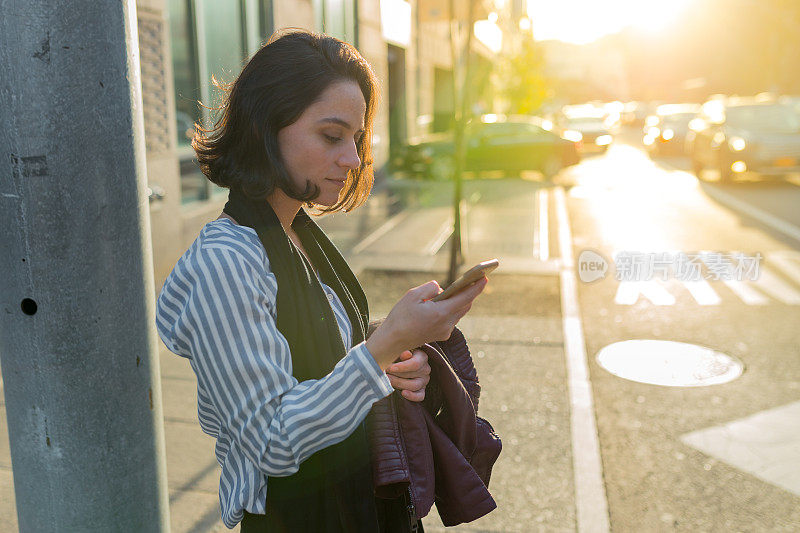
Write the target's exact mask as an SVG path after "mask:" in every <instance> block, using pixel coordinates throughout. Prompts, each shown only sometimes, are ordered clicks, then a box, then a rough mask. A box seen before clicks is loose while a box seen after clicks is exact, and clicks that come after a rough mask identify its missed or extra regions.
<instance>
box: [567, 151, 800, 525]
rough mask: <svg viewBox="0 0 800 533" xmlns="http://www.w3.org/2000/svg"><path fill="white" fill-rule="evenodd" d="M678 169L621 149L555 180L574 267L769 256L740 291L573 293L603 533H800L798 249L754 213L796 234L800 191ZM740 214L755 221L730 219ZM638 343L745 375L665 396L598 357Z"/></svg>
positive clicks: (601, 285)
mask: <svg viewBox="0 0 800 533" xmlns="http://www.w3.org/2000/svg"><path fill="white" fill-rule="evenodd" d="M687 167H688V162H687V161H685V160H682V159H680V158H671V159H663V160H658V159H657V160H655V161H654V160H651V159H650V158H648V156H647V155H646V154H645V153H644V152H642V151H641V150H640V149H639V147H638V146H636V145H635V144H633V143H631V144H620V143H618V144H616V145H615V146H613V147H612V148H611V150H609V152H608V153H607V154H606V155H604V156H601V157H596V158H592V159H590V160H586V161H584V162H583V163H582V164H581V165H579V166H577V167H575V168H573V169H570V170H569V171H568V172H565V173H563V174H562V175H561V176H560V177H559V180H560V182H561V183H562V184H564V185H566V186H567V187H569V189H568V192H567V199H568V207H569V213H570V220H571V224H572V231H573V237H574V239H573V249H574V254H575V256H576V257H578V256H579V254H580V253H581V252H582V251H583V250H586V249H591V250H594V251H596V252H599V253H600V255H602V256H604V257H605V258H607V259H608V260H609V262H610V263H611V258H612V256H614V254H616V253H618V252H621V251H627V252H642V253H644V252H653V253H658V252H670V253H676V252H685V253H687V254H690V253H692V252H696V251H701V250H703V251H712V252H721V253H723V254H724V253H731V252H737V251H738V252H745V253H748V254H754V253H760V254H761V255H762V256H763V259H762V261H761V262H760V272H759V276H758V278H757V279H756V280H755V281H746V282H744V283H741V284H737V283H736V282H735V281H733V282H731V283H726V281H725V280H707V281H706V280H701V281H698V282H696V283H694V284H692V283H687V282H684V281H681V280H679V279H676V277H675V276H674V272H673V275H672V276H668V277H667V279H666V280H661V279H651V280H650V281H647V282H645V283H643V284H639V285H638V286H637V285H635V284H632V283H627V282H624V281H618V280H617V279H615V277H614V268H613V266H611V269H610V271H609V272H608V274H607V275H606V277H605V278H604V279H601V280H598V281H594V282H591V283H580V284H579V300H580V309H581V315H582V319H583V325H584V331H585V338H586V347H587V354H588V357H589V362H590V371H591V381H592V390H593V392H594V400H595V408H596V416H597V423H598V430H599V440H600V448H601V452H602V459H603V471H604V479H605V486H606V494H607V498H608V504H609V512H610V519H611V525H612V529H613V530H614V531H798V530H800V466H798V465H800V409H798V406H800V357H799V356H800V330H798V327H797V325H798V323H800V298H798V296H800V292H798V291H800V275H798V274H800V252H798V245H800V243H798V241H797V240H795V239H793V238H790V237H787V236H786V235H785V234H784V233H782V232H780V231H776V230H774V229H773V228H772V227H771V225H770V224H768V223H765V221H764V218H763V213H767V214H769V215H772V216H773V217H776V218H778V219H779V220H781V221H784V222H788V223H789V224H792V225H798V224H799V223H800V209H798V207H800V187H798V186H797V185H796V184H795V183H794V182H793V181H788V182H761V181H757V180H753V181H743V182H741V183H735V184H731V185H726V186H721V185H718V184H716V183H714V182H713V179H714V177H713V176H703V177H704V178H705V179H706V180H708V181H701V180H698V179H697V178H696V177H695V176H693V175H691V174H690V173H688V172H685V171H683V170H681V169H685V168H687ZM720 191H721V192H722V193H723V194H719V192H720ZM730 198H734V199H735V200H736V201H738V202H730ZM742 204H746V205H747V206H751V207H755V208H756V210H755V211H753V212H755V213H760V214H761V216H760V217H759V218H753V217H751V216H748V215H745V214H743V213H742V212H741V210H740V209H734V208H732V207H730V206H732V205H735V206H737V207H739V208H741V207H742ZM751 211H752V210H751ZM768 220H769V219H768ZM703 272H704V274H707V273H708V272H709V271H708V267H707V266H704V267H703ZM631 339H658V340H668V341H679V342H683V343H692V344H697V345H701V346H703V347H708V348H711V349H713V350H718V351H720V352H723V353H725V354H731V355H733V356H735V357H736V358H738V359H739V360H740V361H741V362H742V363H743V364H744V368H745V370H744V373H743V374H742V375H741V377H739V378H738V379H735V380H733V381H731V382H729V383H725V384H716V385H710V386H697V387H668V386H660V385H651V384H645V383H638V382H635V381H630V380H628V379H623V378H620V377H618V376H616V375H613V374H611V373H610V372H609V371H607V370H605V369H604V368H602V367H601V366H599V365H598V363H597V360H596V359H595V357H594V356H595V355H596V354H597V353H598V352H599V351H600V350H601V349H602V348H603V347H605V346H608V345H610V344H612V343H615V342H620V341H625V340H631ZM647 355H648V354H647V353H646V352H641V353H640V354H639V356H640V357H642V358H644V357H647ZM658 363H659V362H658V361H653V362H652V363H648V364H651V365H655V364H658Z"/></svg>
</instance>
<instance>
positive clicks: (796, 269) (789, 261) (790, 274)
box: [764, 250, 800, 283]
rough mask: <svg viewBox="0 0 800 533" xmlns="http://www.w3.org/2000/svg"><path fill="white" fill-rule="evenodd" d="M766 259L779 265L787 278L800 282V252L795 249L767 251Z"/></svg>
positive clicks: (779, 268)
mask: <svg viewBox="0 0 800 533" xmlns="http://www.w3.org/2000/svg"><path fill="white" fill-rule="evenodd" d="M764 259H766V260H767V261H769V263H770V264H772V265H775V266H776V267H778V270H781V271H783V273H784V274H786V277H787V278H790V279H792V280H794V281H796V282H797V283H800V252H795V251H793V250H781V251H778V252H767V253H766V254H765V257H764Z"/></svg>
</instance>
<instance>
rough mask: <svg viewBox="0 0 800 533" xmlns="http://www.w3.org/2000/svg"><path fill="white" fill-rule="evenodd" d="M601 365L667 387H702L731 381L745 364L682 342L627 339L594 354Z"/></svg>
mask: <svg viewBox="0 0 800 533" xmlns="http://www.w3.org/2000/svg"><path fill="white" fill-rule="evenodd" d="M597 362H598V364H599V365H600V366H602V367H603V368H605V369H606V370H608V371H609V372H611V373H612V374H614V375H615V376H619V377H621V378H625V379H629V380H631V381H638V382H640V383H651V384H653V385H664V386H667V387H702V386H705V385H717V384H719V383H727V382H728V381H733V380H734V379H736V378H738V377H739V376H741V375H742V372H743V371H744V365H743V364H742V362H741V361H739V360H738V359H736V358H735V357H733V356H730V355H726V354H724V353H722V352H717V351H715V350H712V349H710V348H704V347H703V346H698V345H696V344H687V343H685V342H674V341H658V340H630V341H622V342H615V343H614V344H609V345H608V346H606V347H605V348H603V349H602V350H600V351H599V352H598V353H597Z"/></svg>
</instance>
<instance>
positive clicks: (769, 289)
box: [750, 267, 800, 305]
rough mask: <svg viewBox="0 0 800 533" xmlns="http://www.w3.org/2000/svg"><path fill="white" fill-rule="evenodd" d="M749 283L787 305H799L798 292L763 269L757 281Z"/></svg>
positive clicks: (799, 296) (799, 295) (799, 293)
mask: <svg viewBox="0 0 800 533" xmlns="http://www.w3.org/2000/svg"><path fill="white" fill-rule="evenodd" d="M750 283H752V284H754V285H755V286H756V287H758V288H759V289H761V290H762V291H764V292H766V293H767V294H769V295H770V296H772V297H773V298H775V299H776V300H778V301H781V302H783V303H785V304H787V305H800V292H798V290H797V289H795V288H794V287H792V286H791V285H789V284H788V283H786V282H785V281H783V280H782V279H781V278H780V277H778V276H777V275H776V274H773V273H772V272H771V271H769V270H767V269H766V268H765V267H761V269H760V270H759V272H758V279H756V280H755V281H751V282H750Z"/></svg>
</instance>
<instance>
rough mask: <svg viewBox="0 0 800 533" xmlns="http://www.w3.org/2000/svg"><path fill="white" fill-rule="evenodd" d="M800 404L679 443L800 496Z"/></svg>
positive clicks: (703, 431) (697, 433)
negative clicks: (798, 429)
mask: <svg viewBox="0 0 800 533" xmlns="http://www.w3.org/2000/svg"><path fill="white" fill-rule="evenodd" d="M798 419H800V402H793V403H789V404H786V405H782V406H779V407H774V408H772V409H766V410H764V411H759V412H758V413H755V414H752V415H750V416H747V417H745V418H740V419H738V420H734V421H732V422H728V423H727V424H724V425H720V426H714V427H710V428H706V429H700V430H697V431H692V432H691V433H686V434H684V435H682V436H681V437H680V440H681V441H682V442H683V443H684V444H686V445H688V446H691V447H692V448H695V449H697V450H700V451H701V452H703V453H704V454H706V455H709V456H711V457H715V458H716V459H719V460H720V461H723V462H725V463H727V464H729V465H731V466H732V467H734V468H737V469H739V470H741V471H743V472H747V473H749V474H751V475H753V476H755V477H757V478H759V479H761V480H763V481H766V482H767V483H769V484H771V485H774V486H776V487H780V488H782V489H784V490H787V491H789V492H791V493H792V494H794V495H796V496H800V460H798V459H800V434H798V432H797V420H798Z"/></svg>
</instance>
